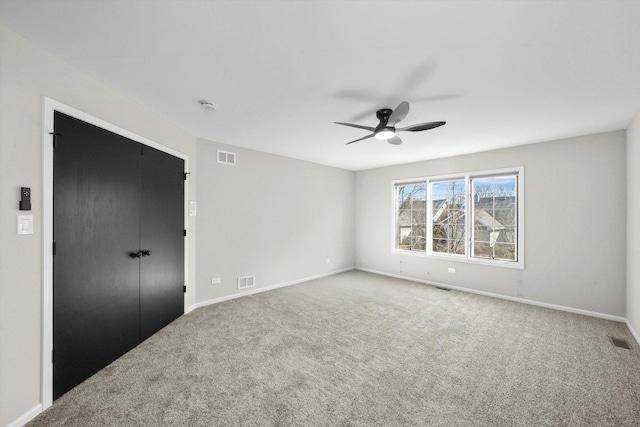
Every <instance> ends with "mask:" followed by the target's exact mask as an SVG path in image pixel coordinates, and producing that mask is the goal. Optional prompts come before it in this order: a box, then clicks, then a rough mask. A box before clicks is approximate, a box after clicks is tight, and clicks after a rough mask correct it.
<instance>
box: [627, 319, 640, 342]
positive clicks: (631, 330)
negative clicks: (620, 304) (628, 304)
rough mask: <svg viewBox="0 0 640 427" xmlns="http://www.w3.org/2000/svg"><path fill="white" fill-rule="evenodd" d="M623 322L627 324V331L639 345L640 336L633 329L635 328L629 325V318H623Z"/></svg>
mask: <svg viewBox="0 0 640 427" xmlns="http://www.w3.org/2000/svg"><path fill="white" fill-rule="evenodd" d="M625 323H626V324H627V328H629V332H631V335H633V337H634V338H635V339H636V342H637V343H638V345H640V336H639V335H638V333H637V332H636V331H635V329H633V326H631V323H630V322H629V319H625Z"/></svg>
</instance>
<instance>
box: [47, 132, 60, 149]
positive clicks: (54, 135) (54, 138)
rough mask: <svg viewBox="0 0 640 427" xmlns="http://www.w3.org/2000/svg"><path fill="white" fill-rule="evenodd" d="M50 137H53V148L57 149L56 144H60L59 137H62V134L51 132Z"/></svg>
mask: <svg viewBox="0 0 640 427" xmlns="http://www.w3.org/2000/svg"><path fill="white" fill-rule="evenodd" d="M49 135H53V148H56V144H57V143H58V137H59V136H62V134H61V133H55V132H49Z"/></svg>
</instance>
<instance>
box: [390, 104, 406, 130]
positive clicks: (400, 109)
mask: <svg viewBox="0 0 640 427" xmlns="http://www.w3.org/2000/svg"><path fill="white" fill-rule="evenodd" d="M407 114H409V103H408V102H407V101H402V102H401V103H400V104H398V106H397V107H396V109H395V110H393V113H391V116H389V120H388V121H387V126H395V125H396V123H398V122H399V121H400V120H403V119H404V118H405V117H407Z"/></svg>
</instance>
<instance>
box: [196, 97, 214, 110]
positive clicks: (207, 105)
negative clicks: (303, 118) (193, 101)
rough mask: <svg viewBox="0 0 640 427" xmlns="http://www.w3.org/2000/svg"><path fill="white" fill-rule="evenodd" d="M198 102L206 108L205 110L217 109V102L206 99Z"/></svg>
mask: <svg viewBox="0 0 640 427" xmlns="http://www.w3.org/2000/svg"><path fill="white" fill-rule="evenodd" d="M198 103H199V104H200V105H202V108H204V109H205V110H209V111H213V110H215V109H216V104H214V103H213V102H209V101H205V100H204V99H203V100H200V101H198Z"/></svg>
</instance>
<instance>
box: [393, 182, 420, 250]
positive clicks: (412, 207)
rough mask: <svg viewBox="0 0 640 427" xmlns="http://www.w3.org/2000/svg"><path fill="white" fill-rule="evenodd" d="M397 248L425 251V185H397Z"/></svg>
mask: <svg viewBox="0 0 640 427" xmlns="http://www.w3.org/2000/svg"><path fill="white" fill-rule="evenodd" d="M396 192H397V209H398V210H397V212H396V248H397V249H405V250H413V251H424V250H425V244H426V233H425V220H426V211H425V208H426V199H425V183H424V182H422V183H412V184H406V185H397V186H396Z"/></svg>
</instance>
